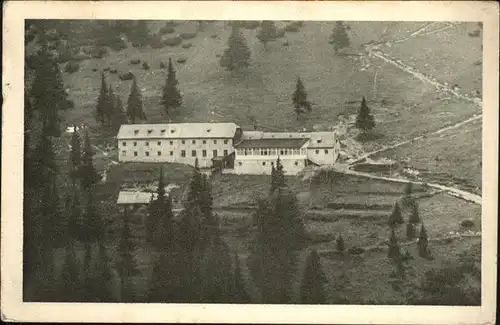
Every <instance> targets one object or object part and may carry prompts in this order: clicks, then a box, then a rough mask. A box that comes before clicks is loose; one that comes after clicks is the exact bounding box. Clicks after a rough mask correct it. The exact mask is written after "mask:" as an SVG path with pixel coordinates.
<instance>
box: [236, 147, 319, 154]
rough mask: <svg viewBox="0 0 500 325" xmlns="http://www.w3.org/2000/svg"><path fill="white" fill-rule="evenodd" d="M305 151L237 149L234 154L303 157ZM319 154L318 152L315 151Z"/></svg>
mask: <svg viewBox="0 0 500 325" xmlns="http://www.w3.org/2000/svg"><path fill="white" fill-rule="evenodd" d="M306 150H307V149H258V148H253V149H237V150H236V153H237V154H238V155H242V156H252V155H254V156H276V155H278V154H279V155H280V156H288V155H305V154H306ZM316 154H317V155H318V154H319V150H318V149H317V150H316ZM325 154H328V149H325Z"/></svg>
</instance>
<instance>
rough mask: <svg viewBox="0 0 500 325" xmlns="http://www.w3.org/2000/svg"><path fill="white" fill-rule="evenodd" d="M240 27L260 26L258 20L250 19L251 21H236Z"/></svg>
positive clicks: (253, 27) (254, 27) (251, 27)
mask: <svg viewBox="0 0 500 325" xmlns="http://www.w3.org/2000/svg"><path fill="white" fill-rule="evenodd" d="M238 23H239V24H240V26H241V27H243V28H245V29H256V28H258V27H259V26H260V22H259V21H255V20H251V21H240V22H238Z"/></svg>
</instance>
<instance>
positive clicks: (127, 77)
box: [119, 71, 134, 80]
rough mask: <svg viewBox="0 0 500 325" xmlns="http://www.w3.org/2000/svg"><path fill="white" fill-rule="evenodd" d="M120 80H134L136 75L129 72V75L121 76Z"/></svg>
mask: <svg viewBox="0 0 500 325" xmlns="http://www.w3.org/2000/svg"><path fill="white" fill-rule="evenodd" d="M119 78H120V80H132V79H134V74H133V73H132V72H130V71H129V72H127V73H123V74H120V76H119Z"/></svg>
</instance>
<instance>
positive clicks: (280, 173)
mask: <svg viewBox="0 0 500 325" xmlns="http://www.w3.org/2000/svg"><path fill="white" fill-rule="evenodd" d="M273 185H274V187H273V188H272V191H274V190H275V189H277V188H284V187H286V186H287V185H286V182H285V170H284V169H283V164H282V163H281V160H280V158H279V157H278V159H276V169H275V171H274V184H273V183H271V186H273Z"/></svg>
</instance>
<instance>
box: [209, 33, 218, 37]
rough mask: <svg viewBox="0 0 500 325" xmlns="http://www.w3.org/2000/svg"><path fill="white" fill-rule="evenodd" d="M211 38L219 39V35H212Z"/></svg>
mask: <svg viewBox="0 0 500 325" xmlns="http://www.w3.org/2000/svg"><path fill="white" fill-rule="evenodd" d="M210 37H211V38H217V37H218V35H217V34H212V35H210Z"/></svg>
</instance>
